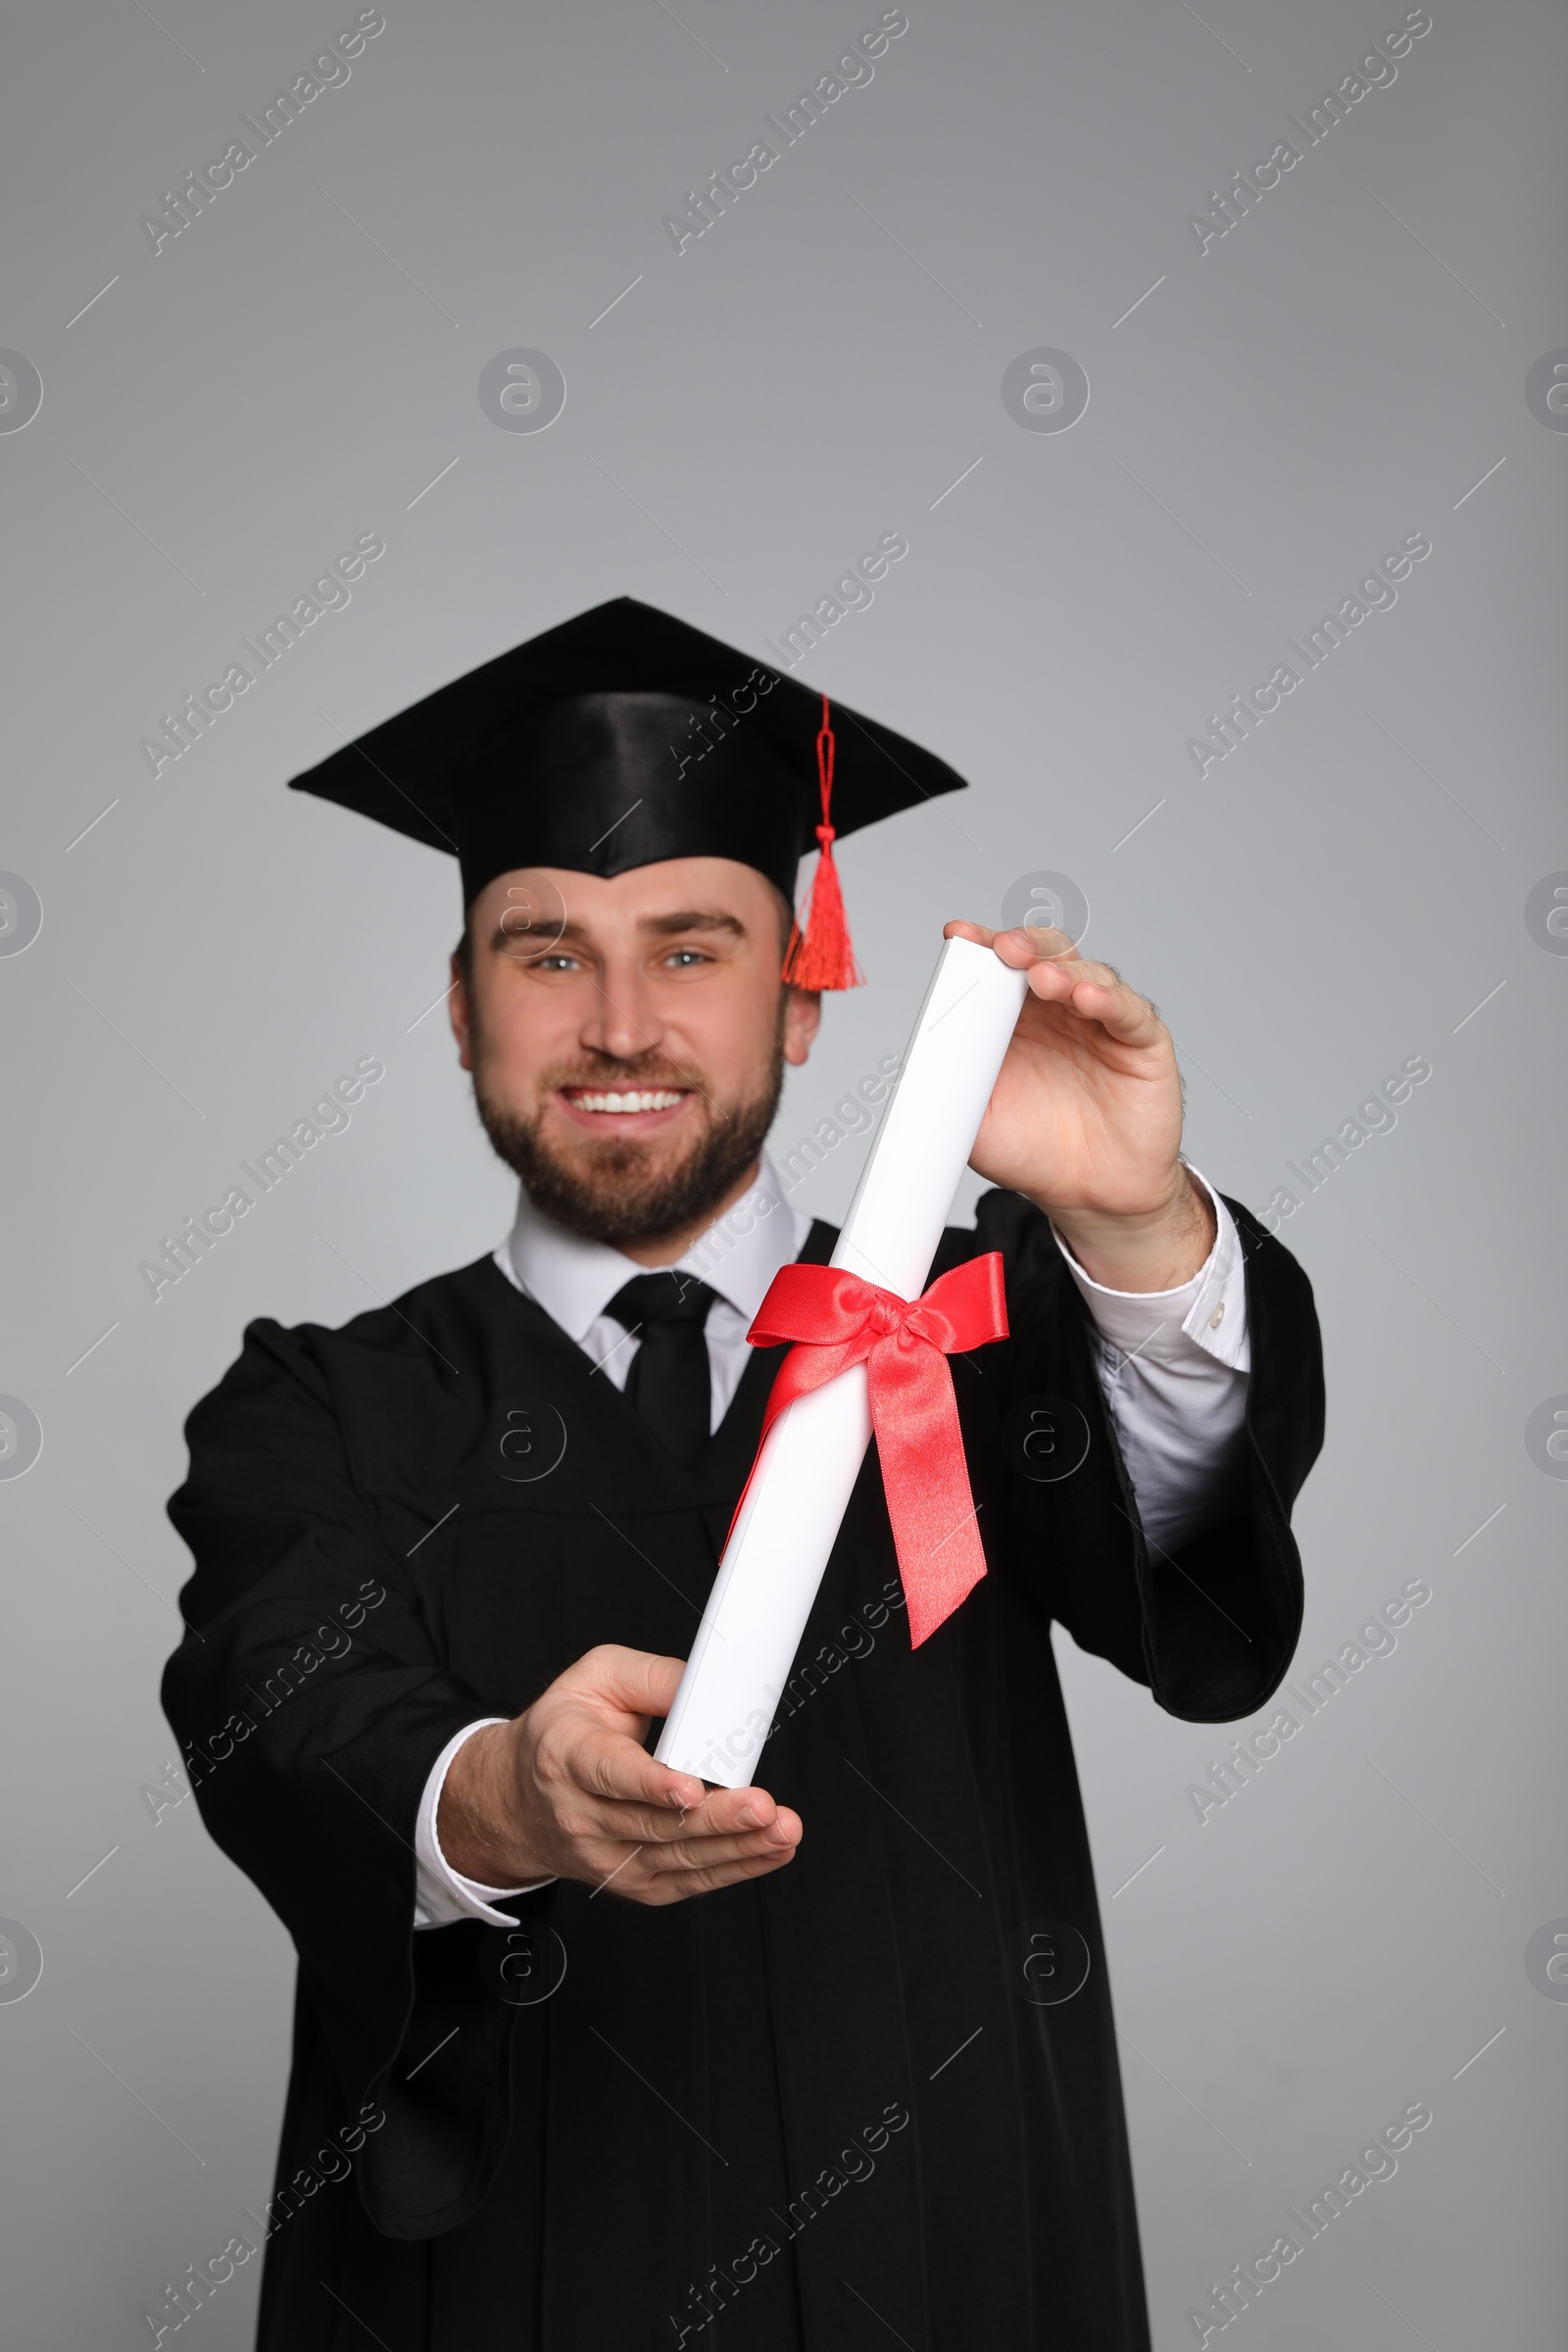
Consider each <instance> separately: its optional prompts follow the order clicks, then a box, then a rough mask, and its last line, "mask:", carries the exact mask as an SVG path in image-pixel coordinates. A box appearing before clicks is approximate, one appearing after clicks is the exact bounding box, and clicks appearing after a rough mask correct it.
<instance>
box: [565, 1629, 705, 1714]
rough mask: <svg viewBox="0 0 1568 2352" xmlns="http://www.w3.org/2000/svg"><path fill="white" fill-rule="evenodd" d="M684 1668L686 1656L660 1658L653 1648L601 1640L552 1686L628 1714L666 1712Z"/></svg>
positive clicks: (569, 1667) (672, 1700) (673, 1698)
mask: <svg viewBox="0 0 1568 2352" xmlns="http://www.w3.org/2000/svg"><path fill="white" fill-rule="evenodd" d="M685 1671H686V1661H685V1659H684V1658H662V1657H658V1656H656V1655H655V1654H654V1653H653V1652H652V1651H651V1650H646V1649H626V1648H624V1647H623V1646H622V1645H621V1643H619V1642H601V1643H600V1645H599V1647H598V1648H597V1649H590V1650H589V1651H588V1652H587V1653H586V1655H585V1656H583V1657H580V1658H579V1659H578V1660H577V1662H576V1664H575V1665H574V1666H568V1667H567V1669H566V1671H565V1673H564V1674H563V1675H559V1676H558V1677H557V1679H556V1681H555V1682H554V1683H553V1684H552V1686H551V1688H552V1689H553V1690H556V1691H571V1692H572V1693H573V1694H574V1695H575V1696H580V1697H583V1698H592V1699H598V1700H599V1701H601V1703H603V1704H606V1705H609V1706H612V1707H618V1708H619V1709H621V1711H622V1712H623V1713H625V1714H628V1715H644V1716H655V1715H667V1714H668V1713H669V1710H670V1708H671V1707H672V1706H673V1705H674V1703H675V1692H676V1690H677V1688H678V1687H679V1684H680V1678H681V1676H682V1675H683V1674H684V1673H685Z"/></svg>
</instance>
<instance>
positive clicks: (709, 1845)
mask: <svg viewBox="0 0 1568 2352" xmlns="http://www.w3.org/2000/svg"><path fill="white" fill-rule="evenodd" d="M800 1842H801V1825H800V1823H799V1822H798V1821H797V1822H795V1823H794V1824H793V1826H792V1827H787V1826H786V1825H785V1822H784V1819H783V1816H782V1815H781V1816H780V1817H779V1819H778V1820H777V1821H775V1822H774V1823H773V1824H772V1826H771V1827H770V1828H768V1829H765V1830H748V1831H746V1832H745V1834H744V1835H743V1836H741V1837H738V1838H676V1839H675V1840H674V1842H673V1843H672V1844H669V1845H646V1846H644V1848H643V1852H644V1854H645V1856H646V1857H647V1861H648V1865H649V1867H650V1869H652V1870H655V1871H673V1872H674V1873H676V1874H677V1875H679V1874H680V1873H681V1872H682V1871H692V1870H713V1869H717V1868H718V1867H720V1866H721V1865H722V1864H724V1863H728V1862H752V1861H764V1862H769V1861H777V1860H778V1859H779V1858H780V1857H781V1856H783V1855H785V1854H792V1853H793V1852H794V1851H795V1849H796V1847H797V1846H798V1845H799V1844H800Z"/></svg>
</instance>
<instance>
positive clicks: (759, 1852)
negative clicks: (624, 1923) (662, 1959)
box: [436, 1643, 802, 1904]
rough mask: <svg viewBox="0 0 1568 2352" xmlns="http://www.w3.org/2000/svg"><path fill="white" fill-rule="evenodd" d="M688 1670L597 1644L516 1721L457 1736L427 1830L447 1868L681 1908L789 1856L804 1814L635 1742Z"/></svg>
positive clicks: (491, 1882)
mask: <svg viewBox="0 0 1568 2352" xmlns="http://www.w3.org/2000/svg"><path fill="white" fill-rule="evenodd" d="M683 1664H684V1661H683V1660H681V1659H680V1658H660V1657H654V1656H651V1655H650V1654H649V1653H648V1652H647V1651H646V1650H640V1649H622V1648H619V1647H617V1646H615V1645H614V1644H613V1643H605V1644H604V1645H602V1646H601V1647H600V1648H598V1649H591V1650H589V1652H588V1654H587V1656H586V1657H582V1658H579V1659H578V1660H577V1663H576V1664H575V1666H569V1667H568V1668H567V1669H566V1672H565V1673H564V1674H563V1675H561V1676H560V1677H558V1679H557V1680H556V1681H555V1682H553V1683H552V1684H551V1686H550V1688H549V1690H548V1691H544V1692H543V1693H542V1694H541V1695H540V1697H538V1698H537V1699H535V1701H534V1703H533V1705H532V1706H531V1707H529V1708H527V1709H526V1710H525V1711H524V1712H523V1713H522V1714H521V1715H518V1716H516V1717H515V1719H514V1720H513V1721H512V1722H511V1723H498V1724H490V1725H487V1726H486V1728H485V1729H484V1730H483V1731H478V1732H475V1733H474V1734H473V1736H472V1738H471V1739H468V1740H465V1741H464V1743H463V1745H462V1746H461V1747H460V1748H459V1750H458V1752H457V1754H456V1755H455V1756H454V1757H453V1759H452V1764H451V1767H450V1769H449V1770H448V1773H447V1777H446V1782H445V1784H444V1786H443V1788H442V1790H441V1804H440V1810H439V1813H438V1815H437V1821H436V1830H437V1835H438V1837H439V1838H440V1840H441V1850H442V1852H443V1853H444V1854H445V1856H446V1858H447V1860H448V1862H449V1863H450V1864H451V1866H452V1868H453V1869H454V1870H455V1871H458V1872H460V1873H461V1874H462V1876H463V1877H465V1878H468V1879H476V1880H477V1881H478V1882H479V1883H480V1884H481V1885H483V1886H488V1887H518V1886H522V1885H524V1884H526V1883H529V1882H531V1881H533V1880H536V1879H547V1878H556V1879H579V1880H581V1881H582V1882H583V1883H584V1884H585V1885H588V1886H591V1887H607V1888H609V1890H610V1891H611V1892H612V1893H613V1894H619V1895H623V1896H625V1897H626V1899H627V1900H628V1901H630V1902H634V1903H652V1904H663V1903H678V1902H682V1901H684V1899H685V1898H686V1896H687V1895H691V1894H708V1893H711V1891H712V1890H713V1888H715V1887H730V1886H733V1885H734V1884H735V1883H736V1882H737V1881H738V1880H741V1879H757V1878H761V1877H762V1876H764V1875H765V1873H767V1872H768V1871H772V1870H777V1869H778V1868H779V1867H780V1865H781V1864H783V1863H785V1862H788V1861H790V1860H791V1859H792V1858H793V1856H794V1853H795V1849H796V1847H797V1846H798V1845H799V1844H800V1841H801V1835H802V1831H801V1818H800V1815H799V1814H798V1813H792V1812H790V1811H789V1810H788V1808H787V1807H785V1806H782V1805H775V1804H774V1802H773V1799H772V1798H771V1797H770V1796H769V1795H768V1793H767V1791H766V1790H765V1789H712V1790H711V1791H709V1790H708V1789H705V1787H704V1784H703V1783H702V1782H701V1781H700V1780H698V1779H697V1778H696V1776H695V1775H694V1774H692V1773H689V1772H672V1771H671V1770H670V1769H669V1767H668V1766H667V1765H665V1764H656V1763H655V1761H654V1759H653V1757H652V1756H651V1755H649V1753H648V1751H647V1749H646V1748H645V1747H644V1746H643V1744H642V1742H643V1740H645V1739H646V1738H647V1736H648V1727H649V1725H650V1723H651V1722H652V1721H653V1720H654V1718H655V1717H657V1716H662V1715H667V1714H668V1712H669V1710H670V1707H671V1706H672V1705H673V1704H674V1699H675V1691H676V1686H677V1685H678V1684H679V1682H680V1678H681V1673H682V1670H683Z"/></svg>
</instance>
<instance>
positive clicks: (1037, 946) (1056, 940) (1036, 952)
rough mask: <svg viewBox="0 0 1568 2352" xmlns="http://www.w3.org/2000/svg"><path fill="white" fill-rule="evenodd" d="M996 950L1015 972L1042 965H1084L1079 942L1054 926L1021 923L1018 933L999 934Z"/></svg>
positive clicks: (993, 944) (1005, 932)
mask: <svg viewBox="0 0 1568 2352" xmlns="http://www.w3.org/2000/svg"><path fill="white" fill-rule="evenodd" d="M991 944H992V946H993V947H994V948H995V949H996V951H997V954H998V955H999V956H1001V958H1002V960H1003V962H1004V963H1009V964H1011V966H1012V967H1013V969H1014V971H1022V970H1024V969H1025V968H1026V966H1028V965H1030V964H1034V963H1039V962H1041V961H1042V960H1044V961H1046V962H1048V963H1081V962H1082V961H1083V958H1082V956H1080V955H1079V953H1078V947H1077V943H1076V941H1074V940H1073V939H1072V938H1071V936H1070V935H1069V934H1068V933H1067V932H1065V931H1057V930H1055V929H1054V927H1053V926H1052V925H1051V924H1050V923H1020V924H1019V925H1018V927H1017V928H1016V930H1012V931H999V932H998V933H997V936H996V938H995V939H994V940H993V941H992V943H991Z"/></svg>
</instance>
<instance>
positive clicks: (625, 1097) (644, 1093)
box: [561, 1086, 689, 1117]
mask: <svg viewBox="0 0 1568 2352" xmlns="http://www.w3.org/2000/svg"><path fill="white" fill-rule="evenodd" d="M688 1091H689V1090H688V1089H686V1088H684V1087H681V1088H676V1087H668V1086H649V1087H636V1088H632V1087H615V1088H610V1087H592V1086H564V1087H563V1088H562V1090H561V1092H562V1095H563V1097H564V1100H565V1101H566V1102H567V1103H570V1104H571V1107H572V1109H573V1110H587V1111H597V1112H601V1113H604V1112H609V1113H612V1114H613V1115H618V1116H620V1117H625V1116H628V1115H630V1114H634V1113H637V1112H646V1111H650V1110H678V1109H679V1108H680V1106H681V1104H682V1103H684V1102H685V1100H686V1096H687V1092H688Z"/></svg>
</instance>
